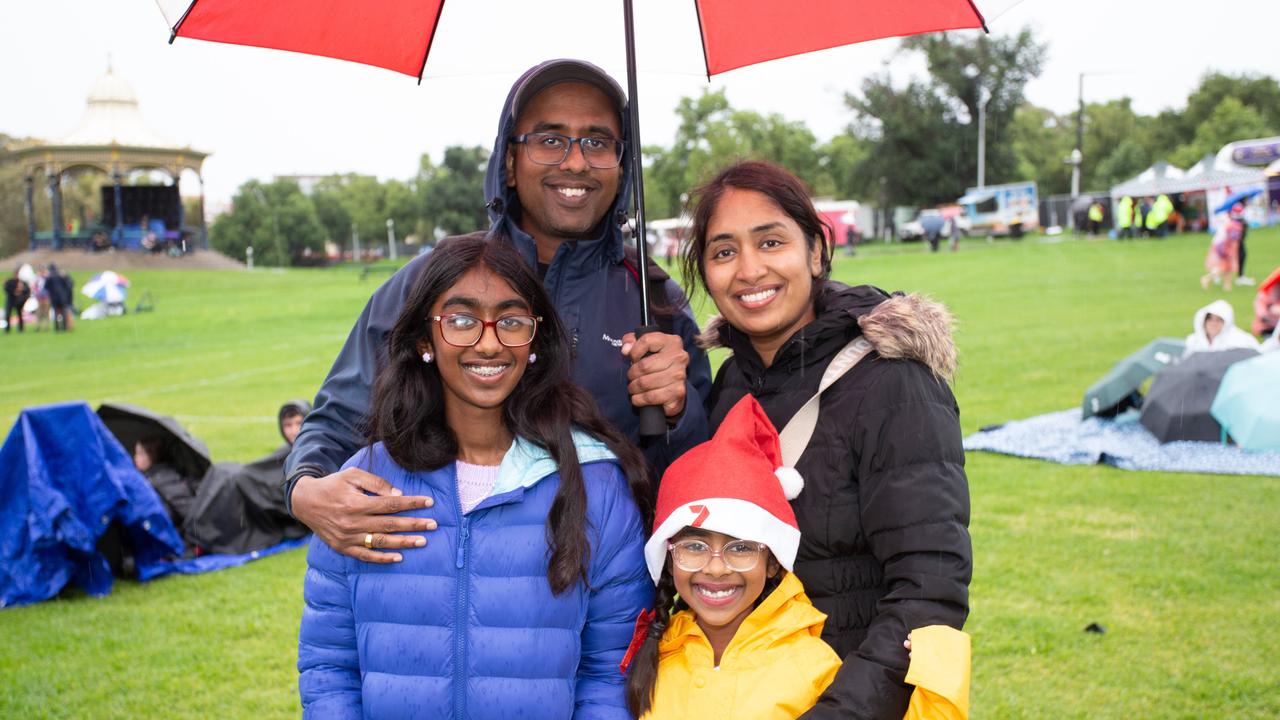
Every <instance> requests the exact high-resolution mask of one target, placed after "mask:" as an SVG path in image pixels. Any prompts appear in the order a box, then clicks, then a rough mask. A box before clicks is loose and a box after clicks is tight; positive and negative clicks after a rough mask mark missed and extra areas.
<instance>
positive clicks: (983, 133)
mask: <svg viewBox="0 0 1280 720" xmlns="http://www.w3.org/2000/svg"><path fill="white" fill-rule="evenodd" d="M964 75H965V77H967V78H969V79H970V80H972V81H973V82H974V84H975V85H976V86H977V88H978V98H977V100H978V187H980V188H981V187H986V185H987V103H988V102H990V101H991V91H990V90H988V89H987V86H986V85H984V84H983V83H982V70H981V69H979V68H978V66H977V65H966V66H965V68H964Z"/></svg>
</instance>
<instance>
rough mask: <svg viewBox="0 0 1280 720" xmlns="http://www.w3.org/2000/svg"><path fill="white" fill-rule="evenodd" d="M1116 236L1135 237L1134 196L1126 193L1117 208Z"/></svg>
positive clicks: (1122, 237)
mask: <svg viewBox="0 0 1280 720" xmlns="http://www.w3.org/2000/svg"><path fill="white" fill-rule="evenodd" d="M1116 237H1117V238H1119V239H1121V240H1124V239H1125V238H1130V239H1132V238H1133V198H1131V197H1129V196H1128V195H1125V196H1124V197H1122V198H1120V204H1119V206H1118V207H1117V208H1116Z"/></svg>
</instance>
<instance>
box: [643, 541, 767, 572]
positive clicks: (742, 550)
mask: <svg viewBox="0 0 1280 720" xmlns="http://www.w3.org/2000/svg"><path fill="white" fill-rule="evenodd" d="M667 549H668V550H670V551H671V559H672V560H674V561H675V563H676V567H678V568H680V569H681V570H683V571H685V572H699V571H701V570H702V569H703V568H705V567H706V566H707V565H708V564H710V563H711V558H713V557H715V556H717V555H719V556H720V560H721V561H722V562H724V565H725V567H727V568H729V569H730V570H732V571H733V572H750V571H752V570H754V569H755V567H756V565H759V564H760V556H761V554H763V553H764V551H765V550H767V549H768V546H767V545H765V544H764V543H758V542H751V541H750V540H734V541H732V542H728V543H725V546H724V547H722V548H720V549H719V550H712V549H711V546H710V545H708V544H707V543H706V542H705V541H703V540H681V541H680V542H675V543H671V542H669V543H667Z"/></svg>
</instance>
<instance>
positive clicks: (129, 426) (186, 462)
mask: <svg viewBox="0 0 1280 720" xmlns="http://www.w3.org/2000/svg"><path fill="white" fill-rule="evenodd" d="M98 417H100V418H102V424H104V425H106V426H107V429H108V430H110V431H111V434H112V435H115V436H116V439H117V440H119V441H120V444H121V445H123V446H124V448H125V450H127V451H129V455H130V456H132V455H133V447H134V445H135V444H136V443H137V442H138V441H139V440H144V439H147V438H159V439H160V440H161V441H163V442H164V447H165V459H166V461H167V462H168V463H169V464H170V465H172V466H173V467H174V469H176V470H177V471H178V473H179V474H181V475H182V476H183V477H188V478H195V479H197V480H198V479H200V478H202V477H204V474H205V473H206V472H208V470H209V466H210V465H212V464H213V460H212V459H211V458H210V457H209V448H207V447H205V444H204V443H203V442H202V441H201V440H200V439H199V438H197V437H196V436H194V435H192V434H191V433H189V432H187V429H186V428H184V427H182V425H180V424H179V423H178V421H177V420H174V419H173V418H172V417H170V416H168V415H161V414H159V413H157V412H154V411H151V410H148V409H146V408H144V407H139V406H137V405H128V404H125V403H102V405H100V406H98Z"/></svg>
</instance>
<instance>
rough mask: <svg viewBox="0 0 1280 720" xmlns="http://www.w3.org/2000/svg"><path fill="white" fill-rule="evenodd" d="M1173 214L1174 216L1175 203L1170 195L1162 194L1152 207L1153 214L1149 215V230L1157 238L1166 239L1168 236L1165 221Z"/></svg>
mask: <svg viewBox="0 0 1280 720" xmlns="http://www.w3.org/2000/svg"><path fill="white" fill-rule="evenodd" d="M1171 214H1173V201H1172V200H1170V199H1169V196H1168V195H1165V194H1164V193H1160V196H1159V197H1157V198H1156V201H1155V202H1154V203H1152V205H1151V212H1148V213H1147V230H1148V231H1149V232H1151V233H1153V234H1155V236H1156V237H1164V236H1165V235H1166V234H1167V230H1166V228H1165V221H1167V220H1168V219H1169V216H1170V215H1171Z"/></svg>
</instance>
